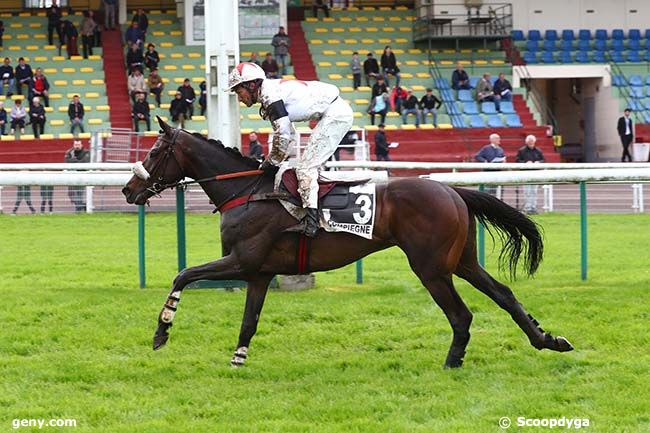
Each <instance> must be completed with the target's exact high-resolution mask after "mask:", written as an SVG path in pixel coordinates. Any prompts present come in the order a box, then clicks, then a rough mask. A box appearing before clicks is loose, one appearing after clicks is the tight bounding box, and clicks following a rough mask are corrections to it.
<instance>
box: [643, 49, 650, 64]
mask: <svg viewBox="0 0 650 433" xmlns="http://www.w3.org/2000/svg"><path fill="white" fill-rule="evenodd" d="M643 61H644V62H650V51H646V52H645V54H644V56H643Z"/></svg>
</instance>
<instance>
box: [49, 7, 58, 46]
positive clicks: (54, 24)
mask: <svg viewBox="0 0 650 433" xmlns="http://www.w3.org/2000/svg"><path fill="white" fill-rule="evenodd" d="M54 30H56V34H57V35H58V37H59V41H61V8H60V7H59V6H58V5H57V4H56V0H52V6H50V7H49V9H48V10H47V43H48V44H49V45H54V41H53V40H52V36H53V35H54Z"/></svg>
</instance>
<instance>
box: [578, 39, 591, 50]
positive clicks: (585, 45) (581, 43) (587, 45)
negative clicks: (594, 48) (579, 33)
mask: <svg viewBox="0 0 650 433" xmlns="http://www.w3.org/2000/svg"><path fill="white" fill-rule="evenodd" d="M578 49H579V50H580V51H589V50H590V49H591V42H590V41H587V40H584V39H580V40H578Z"/></svg>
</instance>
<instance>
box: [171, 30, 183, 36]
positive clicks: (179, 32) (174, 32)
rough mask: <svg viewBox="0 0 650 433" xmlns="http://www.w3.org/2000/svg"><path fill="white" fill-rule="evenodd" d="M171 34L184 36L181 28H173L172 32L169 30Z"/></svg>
mask: <svg viewBox="0 0 650 433" xmlns="http://www.w3.org/2000/svg"><path fill="white" fill-rule="evenodd" d="M169 34H170V35H171V36H183V32H181V31H180V30H172V31H171V32H169Z"/></svg>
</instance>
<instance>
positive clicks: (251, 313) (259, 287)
mask: <svg viewBox="0 0 650 433" xmlns="http://www.w3.org/2000/svg"><path fill="white" fill-rule="evenodd" d="M272 278H273V276H272V275H261V276H259V277H257V278H254V279H250V280H248V288H247V290H246V308H245V309H244V319H243V320H242V322H241V329H240V331H239V342H238V343H237V350H235V354H234V355H233V357H232V359H231V360H230V365H232V366H233V367H240V366H242V365H244V362H245V361H246V357H247V356H248V346H249V344H250V342H251V339H252V338H253V335H255V332H256V331H257V322H258V321H259V320H260V313H261V311H262V307H263V306H264V299H265V297H266V292H267V290H268V288H269V283H270V282H271V279H272Z"/></svg>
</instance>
